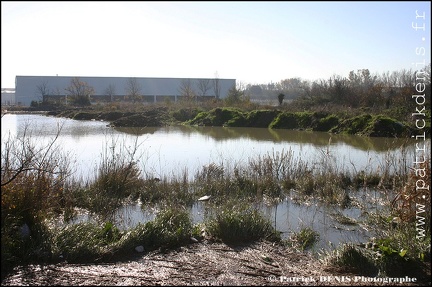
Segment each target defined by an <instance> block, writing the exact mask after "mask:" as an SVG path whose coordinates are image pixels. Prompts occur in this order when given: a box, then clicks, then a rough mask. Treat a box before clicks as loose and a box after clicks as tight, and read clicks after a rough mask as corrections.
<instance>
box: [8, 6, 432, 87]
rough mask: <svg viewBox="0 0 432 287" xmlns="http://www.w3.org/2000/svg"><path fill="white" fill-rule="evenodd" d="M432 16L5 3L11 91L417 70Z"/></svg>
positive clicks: (355, 10) (424, 9) (365, 10)
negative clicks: (77, 80) (41, 80)
mask: <svg viewBox="0 0 432 287" xmlns="http://www.w3.org/2000/svg"><path fill="white" fill-rule="evenodd" d="M430 11H431V3H430V1H423V2H415V1H405V2H403V1H402V2H400V1H395V2H387V1H385V2H375V1H373V2H352V1H347V2H283V1H282V2H281V1H275V2H271V1H264V2H259V1H258V2H256V1H251V2H247V1H245V2H232V1H226V2H225V1H214V2H213V1H210V2H199V1H198V2H169V1H166V2H164V1H161V2H160V1H158V2H148V1H145V2H140V1H138V2H136V1H132V2H127V1H119V2H115V1H114V2H108V1H107V2H96V1H95V2H92V1H83V2H79V1H78V2H75V1H70V2H67V1H58V2H55V1H54V2H51V1H50V2H44V1H42V2H39V1H34V2H31V1H30V2H22V1H16V2H15V1H1V87H2V88H14V87H15V76H55V75H58V76H78V77H79V76H101V77H161V78H163V77H169V78H215V77H218V78H221V79H236V80H237V83H241V84H267V83H271V82H273V83H275V82H279V81H281V80H283V79H288V78H295V77H299V78H302V79H304V80H311V81H314V80H318V79H328V78H330V77H331V76H333V75H339V76H344V77H347V76H348V74H349V72H350V71H353V70H354V71H357V70H358V69H369V71H370V72H371V73H372V74H374V73H377V74H381V73H384V72H392V71H399V70H402V69H413V70H417V69H419V68H422V67H423V63H426V64H428V63H430V62H431V60H430V54H431V47H430V43H431V39H430V35H431V25H430V24H431V20H430V19H431V18H430V16H431V15H430ZM423 16H424V17H423ZM413 26H414V27H415V26H417V27H418V28H417V29H416V28H413ZM422 27H424V30H423V28H422ZM422 48H423V49H422ZM423 54H424V55H423Z"/></svg>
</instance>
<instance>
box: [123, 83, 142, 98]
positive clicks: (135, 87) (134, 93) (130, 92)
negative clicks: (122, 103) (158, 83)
mask: <svg viewBox="0 0 432 287" xmlns="http://www.w3.org/2000/svg"><path fill="white" fill-rule="evenodd" d="M141 90H142V87H141V85H140V84H139V83H138V81H137V79H136V78H129V80H128V82H127V84H126V95H127V96H128V97H130V98H131V99H132V101H133V102H134V103H135V102H138V101H141V98H142V95H141Z"/></svg>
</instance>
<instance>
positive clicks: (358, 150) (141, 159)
mask: <svg viewBox="0 0 432 287" xmlns="http://www.w3.org/2000/svg"><path fill="white" fill-rule="evenodd" d="M1 124H2V144H3V142H4V141H5V140H6V139H7V138H8V137H9V136H11V137H15V136H17V135H22V134H23V133H24V131H25V130H26V127H27V130H26V132H27V133H28V132H29V131H32V133H31V134H32V138H33V139H34V140H35V142H36V143H41V144H43V143H44V142H48V141H49V140H51V139H52V138H53V137H54V136H55V134H56V133H57V131H58V130H59V129H60V130H61V132H60V136H59V138H58V140H57V143H58V144H59V145H60V146H61V148H62V150H63V151H65V152H67V154H68V158H69V159H70V161H71V163H72V166H74V167H75V168H76V170H75V173H74V176H76V178H77V179H82V180H85V179H86V178H90V179H91V178H92V177H94V176H95V172H96V169H97V166H98V164H99V163H100V160H101V156H102V154H103V153H104V151H106V150H107V149H111V148H113V149H116V148H118V149H119V151H121V150H122V148H125V147H126V148H129V149H130V148H133V147H134V146H135V143H138V148H137V152H136V154H137V155H138V156H137V157H138V158H137V161H138V163H139V166H140V168H141V169H142V171H143V172H144V174H145V175H147V176H149V177H160V178H162V177H167V178H169V177H172V176H181V175H182V173H183V171H184V170H187V171H188V176H189V177H190V179H193V177H194V175H195V174H196V172H197V171H199V170H200V168H202V167H203V166H204V165H208V164H210V163H216V164H218V165H223V166H224V168H226V169H228V170H229V169H232V168H233V167H235V166H239V165H245V164H247V163H248V161H249V160H250V159H251V158H257V157H259V156H263V155H268V154H273V153H278V152H282V151H290V152H292V154H293V156H294V157H296V158H298V159H301V160H302V161H306V162H308V163H309V164H310V165H311V166H318V164H319V163H320V161H321V160H322V155H323V154H332V155H333V157H334V158H335V162H334V164H335V165H336V166H337V168H338V169H339V170H341V171H342V170H345V169H350V170H352V169H353V170H356V171H359V170H365V171H367V170H370V169H372V168H377V167H378V168H379V167H383V166H385V165H386V164H387V163H388V161H389V160H392V161H394V164H392V165H391V166H392V168H393V169H401V170H405V169H406V168H407V167H409V166H411V159H413V158H414V156H413V151H414V147H415V146H414V144H415V143H414V142H413V141H412V140H410V139H392V138H367V137H359V136H346V135H330V134H328V133H322V132H307V131H290V130H270V129H262V128H224V127H187V126H179V127H161V128H117V129H115V128H111V127H108V126H107V124H108V123H106V122H99V121H76V120H71V119H60V118H54V117H46V116H43V115H11V114H7V115H5V116H3V117H2V121H1ZM402 146H405V147H406V148H402ZM123 150H124V149H123ZM370 192H371V191H367V193H368V194H369V193H370ZM363 196H365V195H363ZM258 208H260V209H261V210H262V212H263V214H265V215H266V216H267V217H268V218H269V220H271V222H272V223H273V224H274V226H275V227H276V228H277V229H278V230H279V231H281V232H282V235H283V236H284V237H288V236H290V235H291V234H292V232H296V231H298V230H299V229H300V228H302V227H311V228H313V229H314V230H316V231H318V232H319V233H320V244H319V245H318V246H319V247H325V246H328V245H330V244H337V243H339V242H341V241H364V240H365V239H366V238H367V237H368V236H369V234H368V232H366V231H365V229H363V228H362V226H361V224H360V225H359V224H357V225H344V224H340V223H339V222H338V218H340V217H341V215H343V216H345V217H348V218H350V219H352V220H355V221H361V220H362V219H363V218H362V216H363V215H362V211H361V210H360V209H357V208H351V209H337V208H334V207H326V206H323V205H320V204H319V203H312V204H310V205H305V204H301V203H296V202H295V201H293V200H292V199H291V198H289V197H287V198H285V199H283V200H282V201H281V202H280V203H278V204H273V205H266V204H264V203H259V204H258ZM377 208H378V207H377ZM205 214H206V206H205V203H201V202H197V203H196V204H195V205H193V207H192V208H191V215H192V218H193V220H194V222H202V221H203V220H205ZM154 216H155V212H154V211H153V210H151V209H148V208H145V207H144V208H143V207H142V206H140V205H131V206H125V207H124V208H122V209H120V210H119V211H118V212H117V224H118V225H119V226H121V227H122V228H128V227H133V226H134V225H136V224H137V223H139V222H146V221H148V220H152V219H153V218H154ZM89 219H90V218H88V217H86V216H82V217H80V218H77V219H76V220H75V221H80V220H89Z"/></svg>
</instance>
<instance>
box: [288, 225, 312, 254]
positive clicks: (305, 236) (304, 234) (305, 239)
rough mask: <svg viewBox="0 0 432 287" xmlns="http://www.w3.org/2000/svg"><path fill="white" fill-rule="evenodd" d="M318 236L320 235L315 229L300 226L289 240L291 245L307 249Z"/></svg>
mask: <svg viewBox="0 0 432 287" xmlns="http://www.w3.org/2000/svg"><path fill="white" fill-rule="evenodd" d="M319 238H320V235H319V233H318V232H317V231H315V230H313V229H312V228H310V227H302V228H301V229H300V231H298V232H294V233H293V235H292V236H291V237H290V239H289V241H290V242H291V245H293V246H295V247H298V248H300V249H301V250H308V249H310V248H312V247H313V246H314V245H315V243H317V242H318V241H319Z"/></svg>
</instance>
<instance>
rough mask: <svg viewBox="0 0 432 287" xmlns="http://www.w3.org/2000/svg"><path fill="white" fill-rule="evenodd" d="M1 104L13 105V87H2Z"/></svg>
mask: <svg viewBox="0 0 432 287" xmlns="http://www.w3.org/2000/svg"><path fill="white" fill-rule="evenodd" d="M1 105H2V106H14V105H15V89H13V88H2V89H1Z"/></svg>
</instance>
